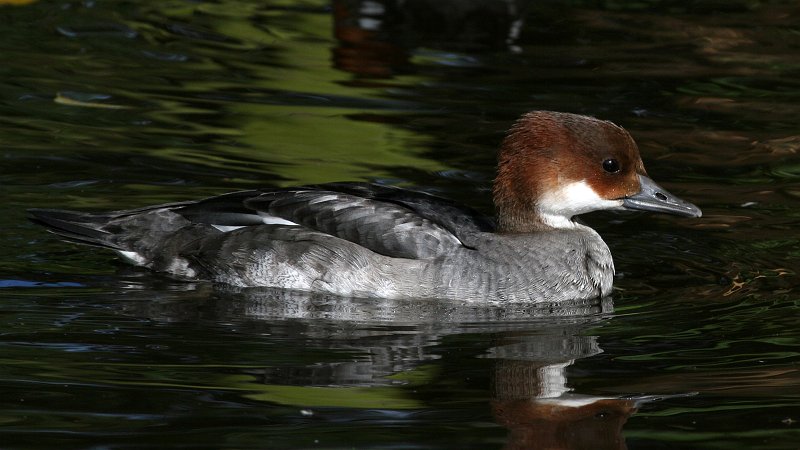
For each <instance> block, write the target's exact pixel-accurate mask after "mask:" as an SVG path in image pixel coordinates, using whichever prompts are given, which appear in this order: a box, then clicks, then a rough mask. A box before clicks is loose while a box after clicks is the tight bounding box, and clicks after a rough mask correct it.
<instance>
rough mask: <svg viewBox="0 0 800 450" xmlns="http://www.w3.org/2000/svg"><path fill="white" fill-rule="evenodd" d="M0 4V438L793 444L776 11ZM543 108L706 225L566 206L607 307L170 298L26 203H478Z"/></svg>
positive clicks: (785, 75)
mask: <svg viewBox="0 0 800 450" xmlns="http://www.w3.org/2000/svg"><path fill="white" fill-rule="evenodd" d="M0 3H2V5H0V31H2V34H3V36H4V39H3V41H2V43H0V50H2V56H3V64H2V65H0V143H2V153H0V155H2V157H1V158H0V193H2V195H3V198H4V202H3V205H2V214H0V225H2V226H3V227H4V229H5V230H6V231H5V233H3V235H2V236H0V248H2V249H4V251H3V252H0V359H1V360H2V361H1V362H2V363H1V364H0V393H2V395H0V432H2V446H3V447H4V448H145V447H152V448H328V449H334V448H343V449H344V448H348V449H349V448H459V449H464V448H476V449H485V448H542V447H545V446H547V445H550V446H553V447H555V448H593V449H602V448H624V446H627V448H629V449H653V448H664V449H667V448H669V449H697V448H708V449H740V448H751V449H795V448H797V442H798V441H800V431H799V430H800V427H798V423H797V422H798V421H800V413H798V411H800V409H798V406H800V395H799V393H800V389H798V387H799V385H800V372H799V371H798V363H799V362H800V355H799V354H798V351H800V332H798V327H797V323H798V319H797V318H798V311H800V305H798V299H799V298H800V297H798V296H797V294H796V293H795V286H796V285H797V272H798V267H799V266H800V264H798V258H800V245H799V244H798V239H797V237H796V233H797V232H796V230H797V228H798V227H797V224H798V212H797V211H800V208H798V207H799V206H800V205H798V203H799V202H800V184H799V182H800V159H798V156H797V151H798V148H799V147H800V127H799V126H798V122H797V119H796V118H797V117H798V116H799V115H800V114H798V113H800V111H798V109H800V107H798V106H797V105H798V104H800V102H798V98H799V97H800V84H798V81H797V80H798V78H797V75H798V73H800V63H799V62H798V59H797V48H798V47H800V28H798V25H797V24H798V23H800V9H798V7H797V6H796V5H795V4H794V3H792V2H757V1H742V2H723V3H720V2H713V1H707V2H705V1H698V2H689V3H686V2H672V1H646V2H625V1H606V2H588V1H586V2H583V1H574V2H569V3H568V4H567V3H563V2H524V1H521V0H519V1H510V0H509V1H496V2H455V1H452V2H428V3H426V2H422V1H407V2H405V3H404V6H403V7H399V6H397V5H396V4H395V3H394V2H359V1H351V0H342V1H334V2H332V3H328V2H323V1H304V2H294V1H270V2H260V1H258V2H257V1H252V2H250V1H217V2H211V1H208V2H189V1H161V2H154V1H140V2H126V1H113V2H94V1H83V2H77V1H75V2H69V1H63V2H58V1H28V2H25V1H21V2H11V1H6V2H0ZM398 3H399V2H398ZM533 109H550V110H559V111H569V112H575V113H583V114H589V115H593V116H596V117H600V118H604V119H609V120H613V121H614V122H616V123H618V124H620V125H622V126H624V127H625V128H626V129H628V130H629V131H630V132H631V134H632V135H633V136H634V137H635V139H636V140H637V142H638V143H639V146H640V148H641V150H642V154H643V158H644V160H645V164H646V166H647V168H648V171H649V173H650V175H651V176H652V177H653V178H654V179H656V180H658V181H659V182H661V183H662V184H663V185H665V186H666V187H667V188H669V189H670V190H671V191H672V192H674V193H675V194H678V195H680V196H682V197H684V198H686V199H688V200H690V201H692V202H694V203H697V204H698V205H699V206H700V207H701V208H702V209H703V211H704V217H703V218H702V219H699V220H692V219H682V218H673V217H666V216H657V215H644V214H628V215H614V214H595V215H591V216H588V217H586V220H587V222H589V223H590V224H591V225H592V226H594V227H595V228H596V229H597V230H598V231H599V232H600V233H601V234H602V235H603V237H604V239H605V240H606V241H607V242H608V243H609V245H610V247H611V249H612V252H613V253H614V257H615V262H616V266H617V271H618V279H617V281H616V284H615V292H614V296H613V299H610V300H607V301H605V302H604V303H602V304H575V305H565V306H561V307H558V308H532V307H525V306H514V307H507V308H498V307H491V306H485V305H468V304H458V303H435V304H432V303H430V302H420V301H402V302H390V301H380V300H359V299H337V298H332V297H326V296H314V295H304V294H298V293H287V292H281V291H275V290H245V291H237V290H230V289H222V288H215V287H212V286H208V285H204V284H184V283H179V282H175V281H172V280H169V279H167V278H165V277H163V276H159V275H154V274H150V273H147V272H143V271H138V270H135V269H131V268H128V267H126V266H125V265H124V264H122V263H121V262H119V261H117V259H116V258H115V257H114V256H113V255H112V254H110V253H109V252H105V251H101V250H97V249H87V248H78V247H75V246H73V245H70V244H67V243H63V242H60V241H59V240H57V239H56V238H55V237H53V236H52V235H48V234H47V233H45V232H43V230H42V229H40V228H37V227H36V226H34V225H33V224H30V223H28V222H27V220H26V215H25V210H26V208H29V207H60V208H71V209H92V210H103V209H123V208H133V207H138V206H144V205H148V204H153V203H157V202H170V201H179V200H186V199H192V198H199V197H202V196H205V195H213V194H219V193H223V192H227V191H232V190H237V189H248V188H254V187H259V186H290V185H294V184H306V183H318V182H328V181H342V180H354V181H373V182H379V183H387V184H392V185H398V186H406V187H413V188H416V189H421V190H425V191H428V192H433V193H438V194H441V195H446V196H449V197H452V198H456V199H458V200H460V201H463V202H467V203H469V204H471V205H472V206H475V207H477V208H479V209H481V210H483V211H486V212H487V213H491V203H490V193H489V189H490V185H491V180H492V178H493V176H494V173H493V171H494V169H493V164H494V151H495V148H496V147H497V145H498V143H499V141H500V140H501V139H502V136H503V132H504V130H505V129H507V128H508V126H509V125H510V124H511V123H512V121H513V120H514V119H515V118H516V117H517V116H518V115H520V114H521V113H523V112H525V111H528V110H533ZM558 396H560V397H561V398H571V399H572V402H573V404H574V405H581V404H589V403H590V401H596V400H600V399H602V400H601V401H600V402H599V403H596V404H598V405H601V406H600V407H597V408H573V409H570V410H568V411H566V412H564V411H561V413H558V414H556V413H555V412H554V411H553V410H552V408H551V404H550V403H548V401H547V398H552V397H558Z"/></svg>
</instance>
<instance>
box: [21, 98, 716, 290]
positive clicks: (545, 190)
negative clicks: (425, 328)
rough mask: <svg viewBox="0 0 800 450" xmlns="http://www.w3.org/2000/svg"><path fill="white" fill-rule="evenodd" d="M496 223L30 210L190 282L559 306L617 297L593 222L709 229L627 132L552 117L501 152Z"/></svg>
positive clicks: (267, 210)
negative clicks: (660, 217)
mask: <svg viewBox="0 0 800 450" xmlns="http://www.w3.org/2000/svg"><path fill="white" fill-rule="evenodd" d="M492 197H493V201H494V206H495V217H494V218H490V217H486V216H484V215H482V214H481V213H479V212H477V210H475V209H473V208H471V207H469V206H465V205H462V204H459V203H457V202H455V201H452V200H449V199H446V198H443V197H439V196H436V195H432V194H429V193H425V192H420V191H415V190H410V189H404V188H400V187H395V186H390V185H382V184H375V183H367V182H333V183H325V184H316V185H307V186H301V187H279V188H264V189H254V190H245V191H237V192H231V193H227V194H222V195H218V196H214V197H210V198H205V199H200V200H191V201H183V202H177V203H169V204H161V205H155V206H148V207H144V208H139V209H130V210H120V211H112V212H102V213H86V212H78V211H69V210H61V209H31V210H29V213H30V216H29V217H30V219H31V220H32V221H33V222H35V223H38V224H40V225H43V226H45V227H46V228H47V229H48V230H49V231H51V232H53V233H55V234H56V235H58V236H60V237H61V238H63V239H65V240H67V241H72V242H76V243H80V244H88V245H91V246H96V247H103V248H107V249H111V250H113V251H115V252H116V253H117V254H119V255H120V256H121V257H122V258H123V259H124V260H126V261H128V262H130V263H132V264H134V265H136V266H141V267H144V268H147V269H151V270H153V271H157V272H163V273H166V274H168V275H169V276H171V277H173V278H176V279H180V280H186V281H209V282H212V283H215V284H221V285H229V286H235V287H241V288H247V287H270V288H279V289H287V290H296V291H307V292H312V293H320V294H332V295H335V296H344V297H360V298H364V297H367V298H386V299H406V298H416V299H440V300H459V301H467V302H489V303H503V302H525V303H544V302H548V303H558V302H564V301H570V300H589V299H594V298H604V297H607V296H609V295H610V294H611V293H612V287H613V280H614V262H613V259H612V255H611V252H610V250H609V248H608V246H607V245H606V243H605V242H604V241H603V239H602V238H601V237H600V235H599V234H598V233H597V232H596V231H595V230H594V229H592V228H590V227H589V226H587V225H585V224H583V223H582V222H581V221H580V219H579V217H578V216H580V215H582V214H585V213H589V212H592V211H600V210H639V211H649V212H656V213H666V214H672V215H677V216H684V217H694V218H699V217H701V216H702V212H701V210H700V209H699V208H698V207H697V206H695V205H694V204H692V203H689V202H687V201H684V200H682V199H680V198H678V197H676V196H675V195H672V194H670V193H669V192H668V191H667V190H665V189H664V188H662V187H661V186H659V185H658V184H656V182H655V181H653V180H652V179H651V178H650V177H649V176H648V175H647V172H646V171H645V168H644V164H643V162H642V159H641V156H640V154H639V149H638V147H637V145H636V143H635V142H634V140H633V138H632V137H631V135H630V134H629V133H628V132H627V131H626V130H625V129H623V128H622V127H620V126H618V125H616V124H614V123H612V122H610V121H606V120H601V119H597V118H594V117H590V116H586V115H579V114H572V113H564V112H553V111H532V112H528V113H526V114H524V115H522V116H521V117H520V118H519V119H518V120H517V121H516V122H515V123H514V124H513V126H512V127H511V128H510V130H509V131H508V133H507V134H506V136H505V138H504V139H503V141H502V143H501V145H500V148H499V151H498V158H497V172H496V178H495V180H494V183H493V188H492Z"/></svg>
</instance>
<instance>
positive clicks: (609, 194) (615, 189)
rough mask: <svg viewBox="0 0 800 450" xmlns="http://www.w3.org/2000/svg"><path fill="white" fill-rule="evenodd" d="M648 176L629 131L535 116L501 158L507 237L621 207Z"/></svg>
mask: <svg viewBox="0 0 800 450" xmlns="http://www.w3.org/2000/svg"><path fill="white" fill-rule="evenodd" d="M640 175H641V176H645V175H646V172H645V169H644V165H643V164H642V160H641V158H640V156H639V149H638V148H637V147H636V143H635V142H634V141H633V139H632V138H631V136H630V135H629V134H628V132H627V131H625V130H624V129H622V128H621V127H618V126H617V125H614V124H613V123H611V122H607V121H603V120H597V119H594V118H591V117H587V116H581V115H577V114H567V113H558V112H550V111H534V112H531V113H528V114H525V115H524V116H522V117H521V118H520V119H519V120H518V121H517V122H516V123H515V124H514V126H513V127H512V128H511V131H510V132H509V134H508V136H507V137H506V139H505V140H504V141H503V145H502V147H501V149H500V153H499V155H498V169H497V179H496V180H495V184H494V201H495V206H496V207H497V216H498V228H499V231H501V232H529V231H536V230H542V229H550V228H564V227H569V226H571V224H572V223H573V222H572V217H573V216H575V215H578V214H583V213H586V212H589V211H595V210H600V209H615V208H620V207H622V204H623V199H624V198H625V197H628V196H632V195H635V194H637V193H638V192H639V191H640V190H641V186H640Z"/></svg>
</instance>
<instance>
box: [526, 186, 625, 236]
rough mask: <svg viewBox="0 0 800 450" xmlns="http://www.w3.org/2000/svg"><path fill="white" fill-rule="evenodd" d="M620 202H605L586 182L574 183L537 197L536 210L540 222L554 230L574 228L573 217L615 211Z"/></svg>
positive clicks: (620, 204)
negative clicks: (602, 211)
mask: <svg viewBox="0 0 800 450" xmlns="http://www.w3.org/2000/svg"><path fill="white" fill-rule="evenodd" d="M621 206H622V200H607V199H604V198H602V197H600V196H599V195H597V192H595V190H594V189H592V188H591V187H590V186H589V184H588V183H586V180H581V181H575V182H572V183H569V184H566V185H564V186H562V187H560V188H558V189H553V190H549V191H547V192H545V193H544V195H542V196H541V197H539V201H538V202H537V209H538V210H539V214H540V215H541V217H542V220H543V221H544V222H545V223H546V224H548V225H550V226H552V227H554V228H574V227H575V225H576V223H575V222H573V221H572V218H573V217H574V216H577V215H579V214H584V213H587V212H591V211H599V210H603V209H616V208H619V207H621Z"/></svg>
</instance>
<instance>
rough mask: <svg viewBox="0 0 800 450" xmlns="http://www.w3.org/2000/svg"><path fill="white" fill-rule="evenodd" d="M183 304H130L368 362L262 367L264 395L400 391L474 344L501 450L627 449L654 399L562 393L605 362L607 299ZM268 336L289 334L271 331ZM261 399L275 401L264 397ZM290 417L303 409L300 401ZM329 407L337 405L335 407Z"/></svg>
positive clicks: (211, 296)
mask: <svg viewBox="0 0 800 450" xmlns="http://www.w3.org/2000/svg"><path fill="white" fill-rule="evenodd" d="M128 292H130V290H128ZM151 292H152V291H151ZM187 294H188V295H186V296H184V295H181V296H177V297H176V298H175V299H167V300H163V301H161V300H155V301H154V300H152V299H151V300H150V301H137V302H129V303H127V304H128V305H129V307H132V308H134V309H136V310H137V311H136V314H139V315H142V314H143V315H147V316H148V317H150V318H152V319H156V320H166V321H176V320H177V321H184V320H186V321H197V320H198V319H201V318H205V319H210V318H212V317H213V320H216V321H223V322H225V321H229V322H234V321H235V322H241V321H243V320H246V321H248V322H249V323H251V324H264V326H268V327H271V328H270V334H271V335H273V336H274V335H275V334H276V333H281V332H282V333H285V334H286V337H287V338H290V339H293V340H304V341H306V342H309V341H311V342H314V343H315V344H314V345H315V348H316V349H319V348H320V347H321V348H330V349H335V350H336V351H337V352H342V351H343V350H344V351H346V350H352V351H353V352H354V353H358V354H359V355H365V354H366V355H367V356H366V357H359V358H356V359H352V358H350V359H349V360H345V361H342V360H339V361H333V362H331V361H314V362H313V363H310V364H309V363H307V358H301V360H303V361H305V362H306V363H304V364H301V365H294V366H287V365H286V364H283V365H280V366H275V365H269V366H268V367H265V368H264V369H263V370H259V371H257V372H258V373H255V372H253V371H251V372H250V374H252V375H254V376H255V377H256V379H257V380H259V381H258V383H261V384H262V385H263V386H268V387H270V388H274V387H275V386H289V385H290V386H326V387H331V386H338V387H342V388H346V387H353V386H370V387H375V386H389V385H392V386H396V385H397V383H396V382H394V381H392V380H390V379H389V378H388V377H389V376H395V375H397V374H402V373H410V372H412V371H414V370H415V369H416V368H417V367H419V366H421V365H424V364H426V363H431V362H433V363H434V364H445V363H446V362H443V361H438V360H446V359H447V358H448V355H447V354H442V352H438V351H437V350H436V345H437V344H438V343H441V342H442V341H443V340H444V339H446V338H448V337H453V336H456V335H471V336H479V337H480V340H479V342H480V347H479V348H477V349H476V350H475V353H476V354H475V355H474V356H475V357H477V358H482V359H489V360H492V361H493V363H492V364H491V365H490V367H491V369H490V370H491V373H490V374H489V376H488V377H487V378H488V379H489V380H490V385H491V386H490V388H489V389H488V391H489V392H490V395H489V409H490V410H491V414H492V416H493V417H494V419H495V420H496V422H497V423H499V424H500V425H502V426H504V427H506V428H507V429H508V430H509V438H508V441H507V444H506V448H510V449H516V448H548V449H583V448H592V449H623V448H625V440H624V439H623V436H622V427H623V425H624V423H625V422H626V420H627V418H628V417H629V416H630V415H631V414H633V413H634V412H636V410H637V408H639V406H640V405H641V404H643V403H645V402H648V401H652V400H655V399H658V398H659V397H656V396H636V397H619V396H596V395H586V394H581V393H577V392H574V391H573V390H572V389H571V387H570V383H569V379H568V369H569V367H570V366H571V365H572V364H573V363H574V362H575V361H577V360H580V359H584V358H589V357H591V356H593V355H597V354H599V353H601V352H602V349H601V347H600V345H599V343H598V341H597V337H596V336H593V335H591V334H590V330H591V327H594V326H597V325H599V324H602V323H603V322H604V321H607V320H610V319H611V317H612V312H613V303H612V301H611V299H603V300H600V301H581V302H575V303H574V304H566V305H565V304H559V305H535V306H530V305H511V306H508V305H507V306H497V305H475V304H472V303H457V302H443V301H432V300H375V299H350V298H341V297H334V296H326V295H318V294H307V293H301V292H291V291H282V290H275V289H244V290H233V289H219V288H213V289H212V288H209V287H207V286H206V287H202V288H198V289H196V290H194V291H188V292H187ZM176 299H177V300H176ZM198 304H200V305H201V307H198ZM201 316H202V317H201ZM276 324H284V325H285V324H291V326H289V325H285V327H286V328H285V329H283V330H282V331H279V330H278V328H277V327H278V326H277V325H276ZM326 346H328V347H326ZM258 398H259V399H264V400H268V401H272V399H270V398H269V397H268V396H262V397H258ZM283 401H284V403H285V402H286V400H283ZM320 401H324V399H322V400H320ZM289 402H291V400H289ZM296 405H297V406H301V407H304V406H306V405H303V404H302V401H301V400H297V403H296ZM327 406H331V407H336V406H342V405H337V404H335V401H333V403H332V404H329V405H327ZM433 407H435V405H433Z"/></svg>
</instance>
